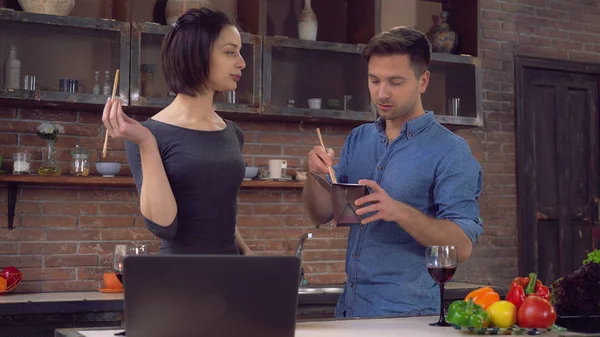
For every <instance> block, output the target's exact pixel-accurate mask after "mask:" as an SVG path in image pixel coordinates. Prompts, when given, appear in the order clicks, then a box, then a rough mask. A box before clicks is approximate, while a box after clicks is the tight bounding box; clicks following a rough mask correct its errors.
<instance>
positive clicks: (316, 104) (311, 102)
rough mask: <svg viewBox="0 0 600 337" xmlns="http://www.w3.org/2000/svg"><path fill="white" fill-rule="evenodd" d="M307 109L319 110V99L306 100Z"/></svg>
mask: <svg viewBox="0 0 600 337" xmlns="http://www.w3.org/2000/svg"><path fill="white" fill-rule="evenodd" d="M308 107H309V108H311V109H321V99H320V98H309V99H308Z"/></svg>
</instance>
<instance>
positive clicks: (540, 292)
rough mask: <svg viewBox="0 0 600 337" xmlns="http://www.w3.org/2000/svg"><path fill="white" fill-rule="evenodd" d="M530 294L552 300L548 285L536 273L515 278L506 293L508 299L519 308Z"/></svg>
mask: <svg viewBox="0 0 600 337" xmlns="http://www.w3.org/2000/svg"><path fill="white" fill-rule="evenodd" d="M528 296H537V297H541V298H543V299H545V300H546V301H549V300H550V291H549V290H548V287H546V286H545V285H543V284H542V281H540V280H538V279H537V274H536V273H530V274H529V277H517V278H515V279H514V280H513V281H512V283H511V285H510V289H509V290H508V293H507V294H506V300H507V301H509V302H511V303H512V304H514V305H515V306H516V307H517V309H518V308H519V307H521V304H523V301H525V299H526V298H527V297H528Z"/></svg>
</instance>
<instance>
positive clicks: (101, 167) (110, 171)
mask: <svg viewBox="0 0 600 337" xmlns="http://www.w3.org/2000/svg"><path fill="white" fill-rule="evenodd" d="M96 171H98V173H99V174H100V175H102V176H103V177H114V176H115V175H116V174H117V173H119V171H121V163H110V162H101V163H96Z"/></svg>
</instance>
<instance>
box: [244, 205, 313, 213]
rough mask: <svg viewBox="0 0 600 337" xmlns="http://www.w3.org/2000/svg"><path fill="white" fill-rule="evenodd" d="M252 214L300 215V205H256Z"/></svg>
mask: <svg viewBox="0 0 600 337" xmlns="http://www.w3.org/2000/svg"><path fill="white" fill-rule="evenodd" d="M254 214H257V215H259V214H285V215H294V214H302V205H300V204H257V205H255V206H254Z"/></svg>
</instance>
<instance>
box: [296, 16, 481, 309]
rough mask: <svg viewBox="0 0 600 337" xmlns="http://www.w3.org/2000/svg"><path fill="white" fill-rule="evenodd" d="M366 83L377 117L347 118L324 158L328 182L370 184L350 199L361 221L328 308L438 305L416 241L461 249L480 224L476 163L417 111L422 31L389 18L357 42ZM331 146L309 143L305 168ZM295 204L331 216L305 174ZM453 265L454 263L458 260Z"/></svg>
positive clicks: (424, 64) (324, 197) (321, 169)
mask: <svg viewBox="0 0 600 337" xmlns="http://www.w3.org/2000/svg"><path fill="white" fill-rule="evenodd" d="M363 55H364V58H365V60H366V61H367V63H368V82H369V92H370V95H371V101H372V103H373V104H374V105H375V106H376V107H377V112H378V113H379V116H380V118H378V119H377V121H376V122H374V123H370V124H365V125H362V126H359V127H357V128H355V129H354V130H353V131H352V132H351V134H350V135H349V136H348V137H347V139H346V142H345V144H344V147H343V150H342V153H341V155H340V160H339V162H338V163H337V164H336V165H335V166H334V172H335V175H336V177H337V179H338V182H342V183H343V182H346V183H359V184H364V185H366V186H368V187H369V189H370V190H371V191H372V193H371V194H370V195H368V196H365V197H362V198H360V199H358V200H357V201H356V203H357V205H364V206H365V207H363V208H361V209H359V211H358V215H359V216H361V217H362V218H363V220H362V224H355V225H352V226H351V228H350V233H349V237H348V248H347V252H346V274H347V276H348V281H347V283H346V286H345V289H344V293H343V294H342V296H341V297H340V299H339V301H338V305H337V308H336V314H335V316H336V317H366V316H401V315H425V314H432V315H433V314H437V313H439V305H440V298H439V296H440V295H439V287H438V286H437V284H436V283H435V281H434V280H433V279H432V278H431V276H430V275H429V274H428V272H427V269H426V266H425V249H426V247H427V246H432V245H454V246H456V247H458V252H459V261H465V260H466V259H467V258H468V257H469V256H470V255H471V250H472V247H473V244H474V243H475V240H476V239H477V238H478V237H479V236H480V235H481V233H482V224H481V223H480V221H479V218H478V216H479V206H478V203H477V199H478V198H479V195H480V192H481V174H482V172H481V166H480V165H479V163H478V162H477V161H476V160H475V158H474V157H473V155H472V154H471V151H470V149H469V146H468V144H467V143H466V142H465V141H464V139H462V138H460V137H458V136H457V135H455V134H454V133H452V132H451V131H449V130H448V129H446V128H445V127H443V126H442V125H441V124H439V123H438V122H436V121H435V119H434V116H433V112H425V111H424V110H423V106H422V103H421V94H422V93H424V92H425V90H426V89H427V85H428V83H429V71H428V65H429V60H430V55H431V45H430V43H429V41H428V40H427V38H426V37H425V35H424V34H423V33H421V32H419V31H417V30H414V29H412V28H408V27H397V28H394V29H392V30H390V31H387V32H383V33H381V34H379V35H377V36H375V37H373V38H372V39H371V41H370V42H369V43H368V45H367V46H366V48H365V50H364V52H363ZM333 157H334V152H333V150H332V149H327V152H325V151H323V149H322V148H321V147H319V146H316V147H314V148H313V149H312V150H311V151H310V152H309V154H308V166H309V170H310V171H312V172H315V173H319V174H327V173H328V169H327V165H333V161H332V158H333ZM303 201H304V206H305V208H306V209H307V211H308V214H309V216H310V217H311V219H312V220H313V221H314V222H315V223H319V224H321V223H325V222H327V221H329V220H331V219H332V216H331V213H332V208H331V201H330V198H329V194H328V193H327V192H326V191H325V190H324V189H323V188H321V187H320V186H319V185H318V182H317V181H316V179H314V178H313V177H311V176H310V175H309V177H308V180H307V182H306V185H305V187H304V191H303ZM459 268H460V267H459Z"/></svg>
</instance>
